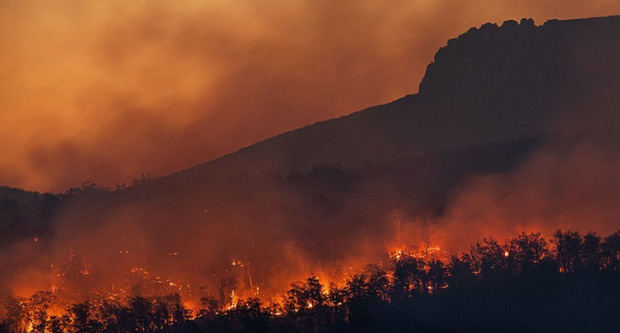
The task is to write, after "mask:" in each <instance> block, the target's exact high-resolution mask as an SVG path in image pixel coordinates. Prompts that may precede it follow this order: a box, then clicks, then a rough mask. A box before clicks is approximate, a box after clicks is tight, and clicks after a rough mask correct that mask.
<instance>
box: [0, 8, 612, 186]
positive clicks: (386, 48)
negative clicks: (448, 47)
mask: <svg viewBox="0 0 620 333" xmlns="http://www.w3.org/2000/svg"><path fill="white" fill-rule="evenodd" d="M0 2H1V6H2V11H0V45H2V52H0V103H1V104H0V151H1V152H2V154H1V155H0V156H1V157H0V184H6V185H10V186H17V187H23V188H27V189H36V190H43V191H49V190H52V191H62V190H65V189H66V188H68V187H69V186H72V185H79V184H80V183H82V182H83V181H86V180H91V181H95V182H97V183H100V184H104V185H114V184H116V183H125V182H129V181H130V180H131V179H132V178H134V177H137V176H138V175H139V174H141V173H151V174H154V175H165V174H167V173H169V172H172V171H175V170H177V169H181V168H186V167H189V166H191V165H194V164H197V163H200V162H204V161H206V160H209V159H211V158H214V157H216V156H218V155H220V154H223V153H227V152H230V151H233V150H235V149H237V148H240V147H242V146H244V145H248V144H251V143H253V142H255V141H257V140H260V139H263V138H266V137H269V136H272V135H274V134H278V133H280V132H282V131H285V130H288V129H291V128H295V127H299V126H303V125H305V124H309V123H312V122H315V121H318V120H322V119H326V118H331V117H334V116H339V115H343V114H347V113H350V112H352V111H355V110H358V109H360V108H363V107H366V106H370V105H373V104H378V103H383V102H387V101H390V100H393V99H396V98H398V97H400V96H402V95H404V94H407V93H413V92H415V91H417V86H418V83H419V81H420V79H421V77H422V75H423V73H424V70H425V67H426V65H427V63H428V62H429V61H430V60H431V59H432V56H433V54H434V52H435V51H436V49H437V48H439V47H440V46H442V45H444V44H445V41H446V39H448V38H452V37H456V36H457V35H458V34H460V33H462V32H464V31H466V30H467V29H468V28H469V27H471V26H480V25H481V24H482V23H484V22H487V21H491V22H498V23H501V22H502V21H504V20H506V19H519V18H521V17H532V18H534V19H535V20H536V22H537V23H542V22H543V21H545V20H546V19H549V18H574V17H589V16H603V15H612V14H620V2H619V1H617V0H592V1H582V0H579V1H577V0H564V1H551V0H527V1H526V0H521V1H514V0H511V1H499V0H474V1H462V0H458V1H457V0H432V1H431V0H417V1H416V0H409V1H405V0H395V1H389V2H385V1H379V0H367V1H357V0H343V1H323V0H318V1H317V0H300V1H283V0H275V1H269V2H263V1H248V0H238V1H224V0H210V1H196V0H188V1H183V2H182V3H183V4H182V5H180V4H181V3H180V2H178V1H155V0H150V1H147V0H144V1H121V0H108V1H81V2H76V1H61V0H53V1H52V0H50V1H45V2H41V1H9V0H0Z"/></svg>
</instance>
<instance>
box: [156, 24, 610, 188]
mask: <svg viewBox="0 0 620 333" xmlns="http://www.w3.org/2000/svg"><path fill="white" fill-rule="evenodd" d="M619 58H620V17H619V16H616V17H607V18H594V19H583V20H570V21H549V22H547V23H545V24H544V25H542V26H535V25H534V23H533V22H532V21H531V20H522V21H521V23H520V24H519V23H517V22H514V21H508V22H505V23H504V24H502V25H501V26H500V27H498V26H497V25H494V24H485V25H483V26H482V27H481V28H480V29H475V28H472V29H471V30H470V31H468V32H467V33H465V34H463V35H461V36H459V37H458V38H456V39H452V40H450V41H449V42H448V45H447V46H446V47H444V48H442V49H440V50H439V52H437V54H436V56H435V60H434V62H433V63H432V64H430V65H429V66H428V70H427V73H426V75H425V77H424V79H423V80H422V82H421V84H420V92H419V93H418V94H416V95H409V96H406V97H403V98H402V99H399V100H397V101H394V102H392V103H389V104H385V105H381V106H376V107H372V108H368V109H366V110H363V111H360V112H357V113H354V114H351V115H349V116H345V117H341V118H338V119H332V120H328V121H324V122H319V123H316V124H314V125H311V126H307V127H304V128H301V129H298V130H294V131H291V132H288V133H285V134H282V135H279V136H276V137H274V138H271V139H268V140H265V141H263V142H260V143H257V144H255V145H252V146H250V147H247V148H244V149H242V150H240V151H238V152H236V153H234V154H230V155H227V156H224V157H222V158H220V159H217V160H214V161H212V162H208V163H205V164H202V165H200V166H197V167H194V168H191V169H188V170H185V171H182V172H179V173H175V174H173V175H170V176H168V177H164V178H163V179H161V181H162V182H163V183H166V184H170V185H171V186H175V185H172V183H179V185H180V184H184V183H189V184H195V183H196V181H197V180H199V179H205V180H206V179H208V178H210V177H212V176H214V175H218V174H220V173H221V172H223V171H233V172H237V171H243V172H251V171H256V170H260V171H261V172H264V171H265V170H268V171H276V172H288V171H289V170H290V169H291V168H298V169H306V170H307V169H309V168H311V167H312V166H313V165H317V164H321V163H336V164H340V165H342V166H344V167H358V166H361V165H364V164H365V163H368V162H371V163H380V162H386V161H390V160H393V159H399V158H403V157H412V156H417V155H422V154H425V153H428V152H432V151H442V150H452V149H459V147H466V146H471V145H477V144H482V143H485V142H504V141H507V140H516V139H520V138H526V137H529V138H532V137H548V136H552V135H554V132H555V131H557V130H559V129H558V128H557V126H556V123H557V122H558V121H560V120H563V119H566V118H567V114H579V113H580V112H583V111H584V110H583V108H582V109H579V108H577V109H576V106H580V105H582V104H583V103H586V104H587V105H588V106H589V107H592V106H593V105H594V104H598V103H595V101H601V100H604V101H606V102H607V103H608V104H611V105H619V104H620V103H618V97H617V94H616V92H617V91H618V89H617V88H618V84H619V82H620V62H618V61H616V59H619ZM588 112H589V117H592V116H594V112H596V110H591V111H588ZM181 186H183V185H181Z"/></svg>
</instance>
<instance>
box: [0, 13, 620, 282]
mask: <svg viewBox="0 0 620 333" xmlns="http://www.w3.org/2000/svg"><path fill="white" fill-rule="evenodd" d="M617 59H620V16H616V17H607V18H593V19H583V20H570V21H549V22H547V23H545V24H543V25H541V26H536V25H534V23H533V22H532V21H531V20H522V21H521V22H520V23H517V22H514V21H508V22H505V23H503V24H502V25H501V26H497V25H494V24H485V25H483V26H482V27H480V28H479V29H476V28H473V29H471V30H469V31H468V32H466V33H464V34H463V35H461V36H459V37H458V38H455V39H452V40H450V41H448V43H447V45H446V46H445V47H443V48H442V49H440V50H439V51H438V52H437V54H436V55H435V58H434V61H433V63H431V64H430V65H429V66H428V69H427V72H426V75H425V77H424V79H423V80H422V82H421V84H420V89H419V93H417V94H414V95H408V96H405V97H403V98H401V99H399V100H396V101H394V102H391V103H388V104H385V105H380V106H375V107H371V108H368V109H365V110H362V111H359V112H356V113H353V114H351V115H349V116H345V117H341V118H338V119H332V120H327V121H324V122H319V123H316V124H314V125H310V126H307V127H303V128H300V129H297V130H293V131H290V132H287V133H284V134H282V135H279V136H276V137H273V138H271V139H268V140H265V141H263V142H259V143H257V144H255V145H252V146H249V147H247V148H244V149H241V150H240V151H238V152H235V153H232V154H229V155H226V156H223V157H221V158H218V159H216V160H213V161H210V162H207V163H204V164H202V165H198V166H195V167H193V168H190V169H187V170H183V171H180V172H177V173H174V174H171V175H168V176H165V177H162V178H159V179H155V180H149V179H146V180H143V181H141V182H138V183H136V184H135V185H133V186H129V187H127V188H124V189H119V190H116V191H104V190H101V189H97V188H94V187H87V188H84V189H81V190H75V191H72V192H70V193H67V194H64V195H63V196H61V197H49V196H48V197H47V200H48V201H49V202H50V204H49V205H44V204H43V201H40V202H39V203H38V204H37V205H35V204H26V203H21V204H19V203H15V202H11V207H10V212H9V213H7V214H5V215H3V216H2V217H1V219H2V221H3V224H4V225H9V224H10V225H15V224H19V223H20V221H25V222H23V223H26V222H28V223H29V222H31V221H30V220H31V218H28V219H24V218H22V217H21V216H23V215H25V214H17V213H15V212H16V211H24V210H34V209H32V208H29V207H41V208H37V209H36V210H37V211H41V212H44V215H45V216H46V219H45V220H46V221H51V222H50V224H46V225H45V226H43V227H41V226H39V225H38V224H37V226H36V228H35V227H33V228H13V229H10V228H9V229H10V230H17V231H14V232H15V233H16V234H15V235H14V238H15V239H25V238H28V237H35V236H40V235H41V234H43V235H44V236H45V237H43V238H42V239H41V240H40V241H37V242H38V244H37V246H40V248H37V249H35V250H33V251H35V254H34V255H37V253H38V254H40V253H51V256H52V258H45V260H46V261H45V263H44V265H49V262H50V261H54V260H60V259H59V258H60V257H62V256H63V255H66V253H69V252H71V253H73V252H72V251H77V252H79V253H82V254H84V255H85V256H86V257H89V258H90V259H91V260H92V261H93V262H98V263H105V264H103V267H105V270H106V274H108V271H109V273H111V272H114V271H115V270H121V271H122V269H124V268H122V267H116V266H113V265H112V264H111V263H117V262H118V261H119V260H118V255H119V250H120V251H121V253H125V254H127V256H126V257H127V258H125V259H123V260H124V261H122V262H123V263H129V262H131V263H135V262H139V263H140V264H141V265H143V266H145V267H152V268H154V269H158V270H160V271H162V272H169V273H170V274H172V272H175V273H177V272H178V271H179V270H181V268H183V267H187V266H188V265H190V264H191V265H193V264H194V263H201V264H200V265H199V266H200V271H201V272H205V271H206V272H212V271H217V272H219V271H218V269H219V268H221V267H223V265H229V263H230V258H231V257H233V258H245V260H248V261H251V262H252V263H253V267H255V270H256V271H255V272H254V274H255V275H253V279H254V281H260V284H261V290H263V288H264V290H265V292H267V291H268V290H270V288H272V289H273V290H278V289H279V288H281V285H280V282H282V281H286V283H288V281H290V280H291V279H293V278H295V277H297V276H298V275H299V274H300V273H303V274H308V273H309V272H308V271H307V270H308V268H307V267H324V266H330V267H332V266H333V267H336V266H337V267H339V268H338V269H340V270H341V269H342V267H344V263H347V262H351V261H354V260H358V259H359V258H360V257H363V256H364V258H365V259H364V260H365V262H373V261H374V260H373V259H376V258H372V254H371V253H374V254H376V253H378V252H381V251H376V250H377V249H381V250H385V248H386V247H388V246H389V245H390V244H392V243H393V242H394V239H395V231H394V230H395V221H399V222H398V223H400V221H401V220H402V222H403V224H406V226H404V228H405V229H408V230H410V231H411V232H412V234H414V235H415V237H417V240H418V241H422V240H423V241H428V232H427V231H428V229H429V228H430V224H429V222H428V221H429V220H436V219H441V218H442V217H444V216H447V215H448V214H447V213H448V210H449V209H450V204H451V203H454V202H455V200H456V198H457V197H458V196H459V194H460V193H461V192H462V190H463V189H464V188H466V187H467V186H468V184H470V182H471V181H472V180H474V179H477V178H479V177H481V176H488V175H510V174H513V173H514V172H516V170H519V169H520V168H521V167H522V166H523V165H524V164H525V163H527V162H528V161H530V160H531V159H532V156H535V155H536V154H537V153H538V152H541V151H553V152H556V151H558V152H559V153H558V154H561V152H571V151H573V150H574V148H575V147H578V146H579V145H580V144H582V143H583V142H589V143H591V142H594V143H595V144H596V145H597V147H598V150H597V151H602V152H603V153H602V154H603V155H605V156H606V157H613V156H615V153H613V154H612V153H608V150H607V148H606V147H616V146H617V143H618V142H620V140H618V134H617V128H618V127H617V126H618V124H619V121H618V120H619V119H618V115H619V113H618V112H617V109H618V107H619V106H620V94H618V93H617V92H618V91H619V88H620V62H618V61H617ZM552 161H553V163H555V164H549V165H548V166H547V164H543V165H545V168H544V170H545V172H547V171H548V170H549V169H561V167H562V166H563V165H566V164H570V163H565V161H564V160H562V159H560V160H559V162H557V161H555V160H552ZM610 170H614V168H610ZM573 180H574V179H561V180H559V181H558V183H566V182H571V181H573ZM611 184H614V183H613V182H612V183H611ZM4 192H6V190H4ZM505 192H511V189H509V190H506V191H504V192H502V193H505ZM7 193H9V192H7ZM588 193H590V192H588ZM591 193H596V191H595V190H592V191H591ZM592 197H593V198H596V196H592ZM0 199H2V198H0ZM52 199H53V200H52ZM40 200H43V199H40ZM35 201H36V200H35ZM7 202H8V201H7ZM52 203H53V205H52ZM7 207H8V206H7ZM50 207H51V208H50ZM7 211H9V210H8V208H7ZM28 216H36V214H34V213H33V214H28ZM37 223H40V221H39V222H37ZM454 223H460V222H459V221H456V222H454ZM5 230H8V229H6V228H5ZM398 230H399V233H400V224H399V226H398ZM12 232H13V231H11V232H7V233H5V234H6V235H9V236H7V237H8V238H11V236H10V235H12ZM455 234H458V235H460V234H459V233H455ZM476 236H479V235H476ZM7 237H5V239H3V241H2V245H4V246H9V245H10V243H11V242H10V240H7V239H6V238H7ZM467 241H468V242H469V240H467ZM467 244H469V243H467ZM456 248H457V247H456V245H455V249H456ZM37 251H41V252H37ZM169 253H181V254H182V256H179V258H176V257H177V256H175V258H174V260H176V261H173V260H172V259H170V261H162V260H160V259H161V257H162V256H168V254H169ZM20 255H23V251H22V252H20ZM55 256H59V258H56V257H55ZM166 258H167V257H166ZM15 260H16V259H15ZM35 264H36V263H31V262H29V261H27V262H26V261H24V262H20V265H24V266H28V265H35ZM5 265H6V267H2V271H4V272H9V273H10V274H9V275H8V276H7V277H6V278H7V279H10V278H11V276H10V275H11V274H14V272H15V271H18V270H17V269H15V267H16V266H15V265H17V264H16V263H15V262H13V261H7V262H6V264H5ZM41 265H43V264H41ZM93 266H96V265H95V264H93ZM338 269H336V268H334V271H337V270H338ZM274 270H276V271H277V273H278V274H277V276H278V279H281V280H279V281H274V280H273V277H274V274H273V272H274ZM183 273H184V274H187V276H185V278H187V279H191V278H195V277H196V276H195V275H194V274H198V273H196V272H187V270H184V271H183ZM93 274H94V273H93ZM200 274H205V273H200ZM117 275H118V276H120V274H117ZM215 275H216V274H213V276H215ZM203 278H204V276H203ZM101 280H103V279H101ZM98 281H99V280H98Z"/></svg>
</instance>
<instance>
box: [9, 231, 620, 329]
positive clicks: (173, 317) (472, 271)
mask: <svg viewBox="0 0 620 333" xmlns="http://www.w3.org/2000/svg"><path fill="white" fill-rule="evenodd" d="M619 282H620V231H619V232H616V233H614V234H612V235H609V236H607V237H601V236H599V235H598V234H597V233H594V232H589V233H587V234H585V235H582V234H580V233H579V232H576V231H571V230H569V231H561V230H558V231H556V232H555V233H554V234H553V235H552V237H551V238H550V239H549V240H547V239H546V238H545V237H543V236H542V235H541V234H540V233H521V234H519V235H518V236H516V237H514V238H512V239H508V240H506V241H504V242H498V241H497V240H494V239H484V240H482V241H481V242H478V243H476V244H474V245H472V246H471V248H470V250H469V251H468V252H465V253H462V254H461V255H459V256H447V255H441V254H440V253H439V252H434V251H432V249H425V250H423V251H418V252H409V251H397V252H394V253H391V254H390V260H389V262H380V263H373V264H369V265H367V266H366V267H365V268H364V269H363V271H362V272H361V273H359V274H354V275H351V276H350V277H349V278H348V280H347V281H346V284H345V285H344V286H343V287H337V286H336V285H334V284H331V285H325V284H323V283H322V282H321V281H320V280H319V278H317V277H316V276H310V277H308V278H307V279H306V280H305V281H297V282H294V283H292V284H291V286H290V289H289V290H288V291H286V293H285V294H284V295H283V296H282V299H281V301H280V302H274V303H267V302H263V301H262V300H261V299H259V298H248V299H241V300H235V301H234V302H231V303H228V304H220V303H219V302H218V301H216V300H215V298H212V297H203V298H202V299H201V302H200V305H199V306H198V307H197V308H195V309H190V308H188V307H187V306H186V305H185V304H184V303H183V300H182V299H181V297H180V296H179V295H178V294H177V295H174V294H173V295H166V296H153V297H147V296H133V297H128V298H127V299H123V300H120V299H112V298H110V297H106V295H103V294H94V295H92V296H91V297H89V298H88V299H87V300H86V301H83V302H79V303H74V304H66V305H65V307H64V311H57V310H52V309H57V308H58V307H57V304H56V302H58V300H57V299H56V297H55V295H54V292H53V291H40V292H37V293H35V294H33V295H32V296H30V297H5V298H4V299H3V301H2V307H1V315H2V321H1V325H0V332H54V333H56V332H405V331H412V332H454V331H459V332H524V331H527V332H536V331H546V332H548V331H569V332H583V331H612V330H617V329H618V328H619V327H620V326H619V325H620V316H619V314H620V313H619V311H620V310H619V309H620V307H619V305H620V283H619Z"/></svg>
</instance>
